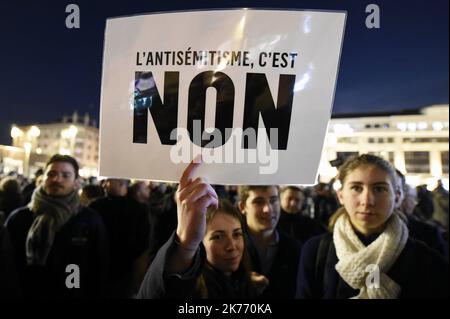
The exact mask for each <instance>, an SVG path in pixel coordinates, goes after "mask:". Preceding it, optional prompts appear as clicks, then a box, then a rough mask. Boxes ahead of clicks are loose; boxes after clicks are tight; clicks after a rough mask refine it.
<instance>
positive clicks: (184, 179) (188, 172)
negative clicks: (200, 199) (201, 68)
mask: <svg viewBox="0 0 450 319" xmlns="http://www.w3.org/2000/svg"><path fill="white" fill-rule="evenodd" d="M201 163H202V162H201V158H200V160H199V159H198V158H195V159H193V160H192V162H190V163H189V165H188V166H187V167H186V169H185V170H184V172H183V175H181V178H180V189H183V188H184V187H186V185H187V184H189V182H191V180H192V176H194V173H195V172H196V171H197V169H198V167H199V166H200V164H201Z"/></svg>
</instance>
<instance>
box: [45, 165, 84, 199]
mask: <svg viewBox="0 0 450 319" xmlns="http://www.w3.org/2000/svg"><path fill="white" fill-rule="evenodd" d="M76 180H77V178H76V174H75V169H74V167H73V166H72V164H70V163H68V162H54V163H52V164H50V165H49V166H47V168H46V170H45V172H44V175H43V185H44V186H43V188H44V191H45V192H46V193H47V195H49V196H53V197H63V196H67V195H69V194H70V193H71V192H73V191H74V190H75V187H76V185H77V183H76Z"/></svg>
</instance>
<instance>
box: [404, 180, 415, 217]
mask: <svg viewBox="0 0 450 319" xmlns="http://www.w3.org/2000/svg"><path fill="white" fill-rule="evenodd" d="M416 205H417V191H416V189H415V188H414V187H411V186H409V185H405V191H404V197H403V201H402V202H401V207H400V208H401V210H402V212H403V213H405V214H406V215H412V213H413V211H414V208H415V207H416Z"/></svg>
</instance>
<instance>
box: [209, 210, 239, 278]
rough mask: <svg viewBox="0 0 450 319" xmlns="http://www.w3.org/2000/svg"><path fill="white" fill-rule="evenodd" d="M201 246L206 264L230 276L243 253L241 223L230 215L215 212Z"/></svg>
mask: <svg viewBox="0 0 450 319" xmlns="http://www.w3.org/2000/svg"><path fill="white" fill-rule="evenodd" d="M203 245H204V246H205V250H206V256H207V260H208V262H209V263H210V264H211V265H212V266H213V267H214V268H216V269H218V270H220V271H222V272H223V273H224V274H225V275H230V274H231V273H232V272H234V271H236V270H237V269H238V267H239V264H240V262H241V259H242V254H243V251H244V238H243V230H242V227H241V223H240V222H239V220H238V219H237V218H235V217H233V216H231V215H228V214H225V213H221V212H217V213H216V214H215V215H214V217H213V218H212V219H211V221H210V222H209V223H208V225H207V229H206V234H205V237H204V238H203Z"/></svg>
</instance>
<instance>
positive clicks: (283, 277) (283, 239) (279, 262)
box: [246, 231, 301, 299]
mask: <svg viewBox="0 0 450 319" xmlns="http://www.w3.org/2000/svg"><path fill="white" fill-rule="evenodd" d="M279 235H280V237H279V239H280V240H279V242H278V249H277V253H276V255H275V259H274V261H273V264H272V267H271V268H270V271H269V274H268V275H267V277H268V279H269V286H268V287H267V288H266V289H265V290H264V292H263V294H262V295H261V297H262V298H267V299H293V298H294V297H295V291H296V287H297V286H296V278H297V271H298V265H299V259H300V250H301V244H300V243H299V242H298V241H296V240H295V239H293V238H290V237H288V236H287V235H285V234H284V233H283V232H281V231H280V232H279ZM246 243H247V250H248V253H249V255H250V259H251V264H252V265H251V269H252V270H253V271H256V272H258V273H261V269H262V267H261V262H260V260H259V256H258V251H257V249H256V246H255V244H254V243H253V242H252V240H251V238H250V237H248V238H247V240H246Z"/></svg>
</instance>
